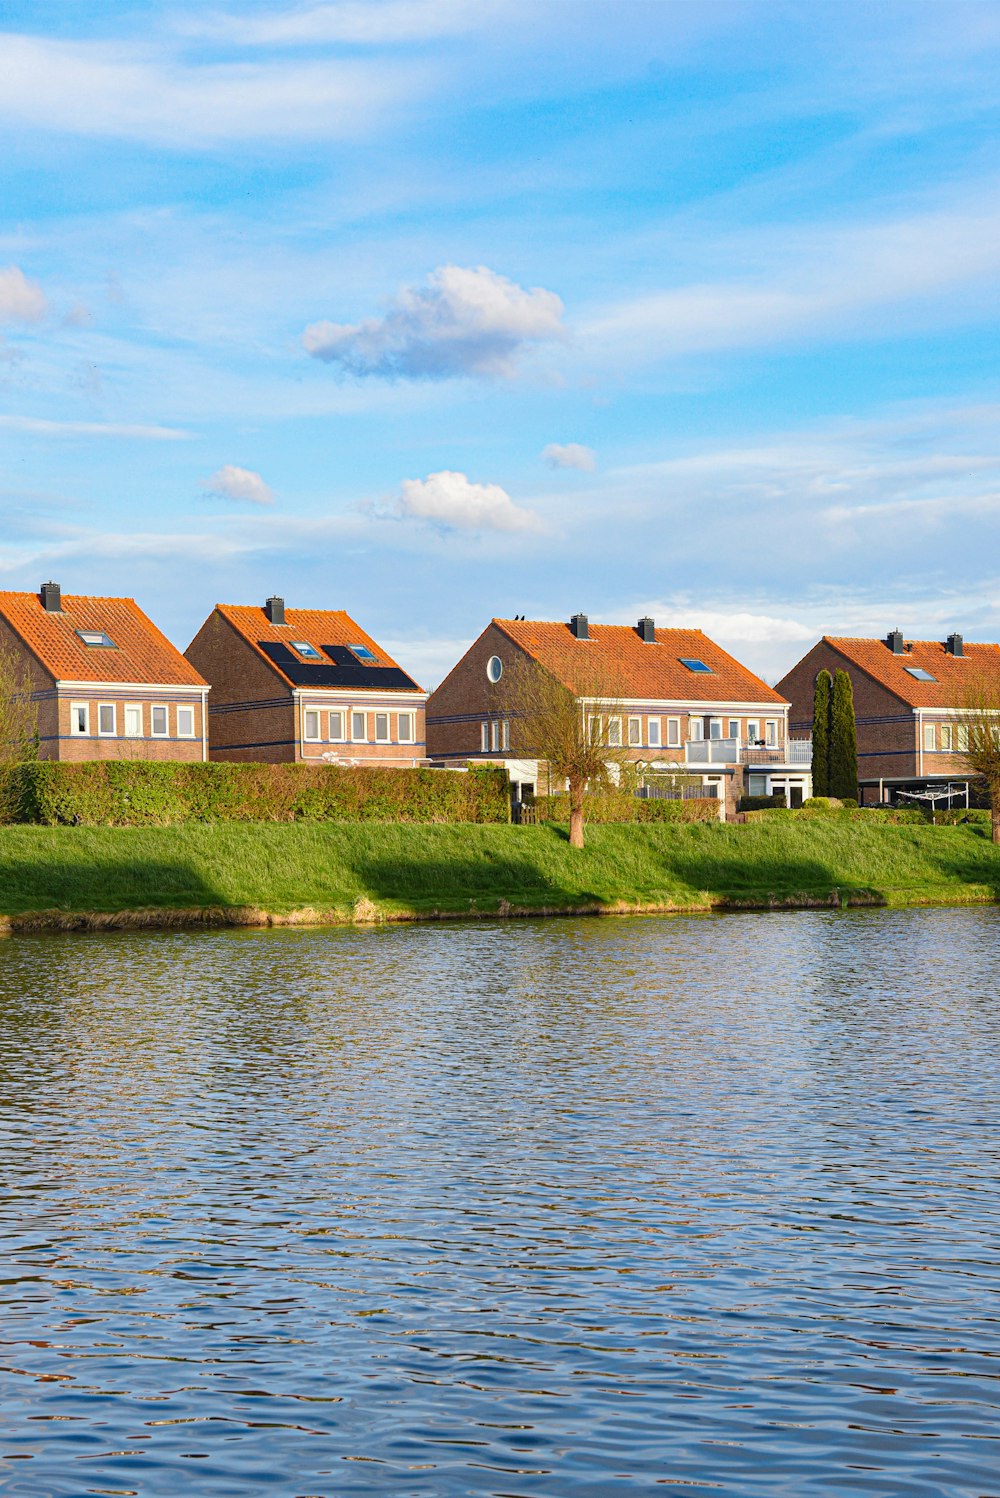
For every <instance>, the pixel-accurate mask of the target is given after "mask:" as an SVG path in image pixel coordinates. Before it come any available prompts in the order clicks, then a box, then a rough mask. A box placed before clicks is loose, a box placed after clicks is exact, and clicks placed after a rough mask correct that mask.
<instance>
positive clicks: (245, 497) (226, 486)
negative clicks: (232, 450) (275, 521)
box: [205, 463, 274, 505]
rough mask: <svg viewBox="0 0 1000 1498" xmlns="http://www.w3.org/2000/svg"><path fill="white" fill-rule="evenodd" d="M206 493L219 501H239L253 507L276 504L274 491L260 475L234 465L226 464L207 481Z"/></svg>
mask: <svg viewBox="0 0 1000 1498" xmlns="http://www.w3.org/2000/svg"><path fill="white" fill-rule="evenodd" d="M205 492H206V494H214V495H216V496H217V497H218V498H219V499H238V500H242V501H244V502H245V503H246V504H251V505H273V504H274V491H273V490H272V489H271V487H270V486H269V485H268V484H265V482H264V480H263V479H262V478H261V476H260V474H259V473H254V471H253V469H252V468H237V467H236V465H235V464H234V463H226V464H225V465H224V466H223V467H222V468H219V469H217V470H216V472H215V473H213V474H212V477H211V478H210V479H206V480H205Z"/></svg>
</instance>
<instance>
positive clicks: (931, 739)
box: [924, 723, 937, 754]
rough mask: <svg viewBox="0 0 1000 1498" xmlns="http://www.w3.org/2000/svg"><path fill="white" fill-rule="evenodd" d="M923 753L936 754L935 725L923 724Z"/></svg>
mask: <svg viewBox="0 0 1000 1498" xmlns="http://www.w3.org/2000/svg"><path fill="white" fill-rule="evenodd" d="M924 752H925V753H927V754H936V753H937V724H936V723H925V724H924Z"/></svg>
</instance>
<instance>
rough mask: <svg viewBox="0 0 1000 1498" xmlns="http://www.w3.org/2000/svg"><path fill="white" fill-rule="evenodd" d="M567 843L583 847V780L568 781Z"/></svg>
mask: <svg viewBox="0 0 1000 1498" xmlns="http://www.w3.org/2000/svg"><path fill="white" fill-rule="evenodd" d="M569 845H570V847H571V848H582V847H583V782H582V781H576V780H571V781H570V783H569Z"/></svg>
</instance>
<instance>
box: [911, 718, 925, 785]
mask: <svg viewBox="0 0 1000 1498" xmlns="http://www.w3.org/2000/svg"><path fill="white" fill-rule="evenodd" d="M913 714H914V717H915V718H916V720H917V778H918V780H923V778H924V720H923V714H922V713H921V711H920V709H919V707H915V708H914V709H913Z"/></svg>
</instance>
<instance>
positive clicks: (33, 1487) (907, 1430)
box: [0, 910, 1000, 1498]
mask: <svg viewBox="0 0 1000 1498" xmlns="http://www.w3.org/2000/svg"><path fill="white" fill-rule="evenodd" d="M998 919H1000V914H998V912H996V911H994V910H962V911H912V912H904V913H892V912H844V913H839V912H838V913H835V912H825V913H818V912H800V913H793V914H788V915H771V916H763V915H747V916H726V917H714V918H707V917H701V918H697V917H691V918H674V919H662V920H661V919H646V920H614V921H594V920H591V921H551V922H547V923H545V922H537V923H518V922H515V923H510V924H495V925H485V924H484V925H468V926H453V925H448V926H438V927H431V926H428V927H424V928H408V929H407V928H401V929H392V930H384V931H379V930H359V931H344V930H331V931H287V932H225V933H203V934H176V933H175V934H164V935H156V936H150V935H142V936H110V937H69V938H67V937H54V938H38V939H27V938H25V939H20V940H14V941H9V942H7V943H5V944H4V945H3V946H2V948H0V978H2V988H3V1000H2V1003H0V1124H2V1132H0V1175H2V1179H3V1182H4V1191H3V1195H2V1197H0V1339H2V1347H0V1365H2V1368H0V1391H2V1414H3V1419H2V1426H0V1492H2V1493H3V1494H4V1498H7V1495H14V1494H24V1495H30V1498H46V1495H50V1494H51V1495H55V1494H59V1495H62V1494H67V1495H69V1494H71V1495H74V1498H76V1495H82V1494H91V1493H94V1494H140V1495H143V1498H145V1495H154V1494H155V1495H158V1494H168V1495H171V1498H174V1495H176V1494H179V1493H184V1492H186V1491H187V1492H191V1493H195V1494H199V1495H210V1498H216V1495H223V1494H239V1495H241V1498H243V1495H247V1494H256V1493H263V1494H271V1493H274V1494H288V1495H322V1498H334V1495H336V1498H344V1495H353V1494H379V1495H382V1494H385V1495H390V1498H400V1495H409V1494H440V1495H447V1498H452V1495H454V1498H458V1495H466V1494H475V1495H504V1498H522V1495H524V1498H528V1495H536V1494H545V1495H547V1498H549V1495H559V1498H561V1495H574V1498H575V1495H581V1498H590V1495H594V1498H597V1495H600V1498H604V1495H610V1494H616V1493H644V1492H652V1491H654V1490H656V1491H662V1490H666V1491H668V1492H671V1493H672V1494H675V1495H687V1494H690V1495H698V1498H704V1495H706V1494H713V1493H714V1494H724V1495H740V1498H746V1495H750V1498H754V1495H761V1498H764V1495H766V1498H777V1495H794V1498H798V1495H803V1494H807V1495H808V1494H822V1495H824V1498H827V1495H839V1494H885V1495H892V1498H908V1495H921V1498H923V1495H928V1498H929V1495H934V1498H938V1495H942V1494H948V1495H975V1498H983V1495H996V1494H998V1493H1000V1440H998V1437H1000V1419H998V1406H1000V1322H998V1314H1000V1299H998V1296H997V1292H998V1290H1000V1253H998V1249H1000V1216H998V1211H997V1205H998V1136H997V1127H996V1126H997V1114H998V1106H997V1085H996V1079H997V1058H998V1049H1000V998H998V993H1000V956H998V950H1000V949H998V943H997V936H998Z"/></svg>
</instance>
